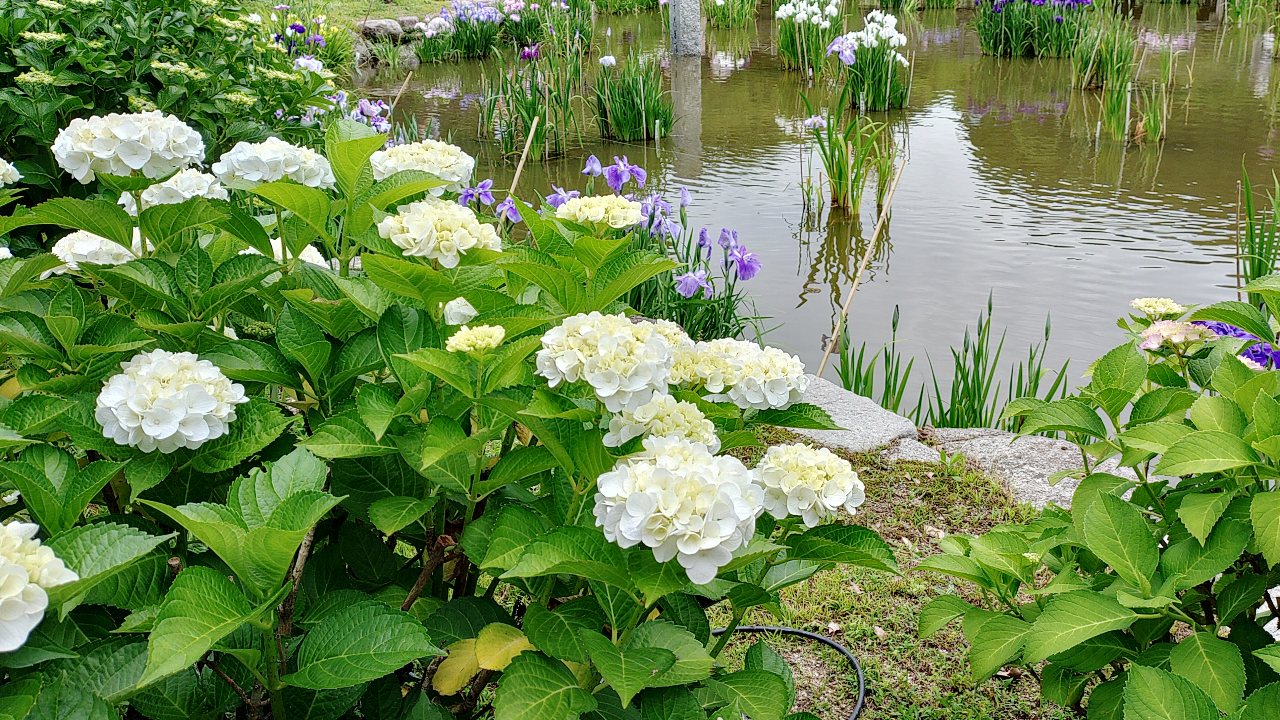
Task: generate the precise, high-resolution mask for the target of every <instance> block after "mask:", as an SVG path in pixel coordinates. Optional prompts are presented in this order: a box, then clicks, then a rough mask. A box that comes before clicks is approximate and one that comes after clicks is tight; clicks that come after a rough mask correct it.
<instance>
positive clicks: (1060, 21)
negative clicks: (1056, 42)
mask: <svg viewBox="0 0 1280 720" xmlns="http://www.w3.org/2000/svg"><path fill="white" fill-rule="evenodd" d="M1062 20H1063V17H1062V16H1061V15H1054V16H1053V21H1054V22H1056V23H1058V24H1059V25H1061V24H1062Z"/></svg>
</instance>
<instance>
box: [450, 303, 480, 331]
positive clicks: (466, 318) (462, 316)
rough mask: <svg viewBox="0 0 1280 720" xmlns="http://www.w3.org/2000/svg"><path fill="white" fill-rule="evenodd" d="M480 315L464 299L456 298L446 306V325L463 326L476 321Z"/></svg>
mask: <svg viewBox="0 0 1280 720" xmlns="http://www.w3.org/2000/svg"><path fill="white" fill-rule="evenodd" d="M479 314H480V313H478V312H476V309H475V308H474V307H472V305H471V303H469V302H467V299H466V298H464V297H460V298H454V299H452V300H450V301H449V302H447V303H445V304H444V324H445V325H463V324H465V323H469V322H471V321H472V320H474V319H475V318H476V315H479Z"/></svg>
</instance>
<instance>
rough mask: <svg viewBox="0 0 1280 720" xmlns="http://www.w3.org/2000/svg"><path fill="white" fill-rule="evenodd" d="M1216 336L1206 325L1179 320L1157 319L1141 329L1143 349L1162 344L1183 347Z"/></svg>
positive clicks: (1141, 346) (1156, 347)
mask: <svg viewBox="0 0 1280 720" xmlns="http://www.w3.org/2000/svg"><path fill="white" fill-rule="evenodd" d="M1216 337H1218V336H1217V334H1215V333H1214V332H1213V331H1212V330H1210V329H1209V328H1207V327H1204V326H1201V325H1196V324H1194V323H1189V322H1183V321H1181V320H1157V321H1155V322H1153V323H1151V326H1150V327H1148V328H1147V329H1146V330H1143V331H1142V342H1141V343H1139V344H1138V347H1140V348H1142V349H1143V350H1156V349H1158V348H1160V347H1161V346H1163V345H1170V346H1172V347H1175V348H1177V347H1184V346H1187V345H1190V344H1191V343H1195V342H1208V341H1209V340H1213V339H1214V338H1216Z"/></svg>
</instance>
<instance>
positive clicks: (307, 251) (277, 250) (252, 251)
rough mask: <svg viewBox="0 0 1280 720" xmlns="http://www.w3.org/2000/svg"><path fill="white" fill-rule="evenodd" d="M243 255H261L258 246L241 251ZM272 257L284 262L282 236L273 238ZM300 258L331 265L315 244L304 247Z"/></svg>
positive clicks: (309, 262) (318, 263) (304, 260)
mask: <svg viewBox="0 0 1280 720" xmlns="http://www.w3.org/2000/svg"><path fill="white" fill-rule="evenodd" d="M240 254H241V255H261V254H262V253H260V252H258V250H257V248H247V249H245V250H241V251H240ZM271 259H273V260H275V261H276V262H278V263H282V262H284V243H283V242H281V241H280V238H271ZM298 259H299V260H301V261H302V262H304V263H307V264H309V265H319V266H320V267H322V268H327V267H329V261H328V260H325V259H324V255H321V254H320V251H319V250H317V249H316V246H315V245H308V246H306V247H304V248H302V252H300V253H298Z"/></svg>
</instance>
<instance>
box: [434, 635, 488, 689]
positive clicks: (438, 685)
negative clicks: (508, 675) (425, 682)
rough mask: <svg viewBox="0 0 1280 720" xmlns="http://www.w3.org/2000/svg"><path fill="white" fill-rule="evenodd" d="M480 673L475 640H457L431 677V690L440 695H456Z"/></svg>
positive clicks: (447, 650) (448, 649)
mask: <svg viewBox="0 0 1280 720" xmlns="http://www.w3.org/2000/svg"><path fill="white" fill-rule="evenodd" d="M478 672H480V658H478V657H476V641H475V638H467V639H465V640H459V641H457V642H455V643H453V644H452V645H450V646H449V647H448V648H447V649H446V652H445V658H444V660H443V661H441V663H440V665H439V666H438V667H436V672H435V675H433V676H432V677H431V689H432V690H435V691H436V692H438V693H440V694H441V695H457V694H458V693H459V692H462V689H463V688H465V687H466V686H467V684H468V683H470V682H471V678H473V677H475V676H476V673H478Z"/></svg>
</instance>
